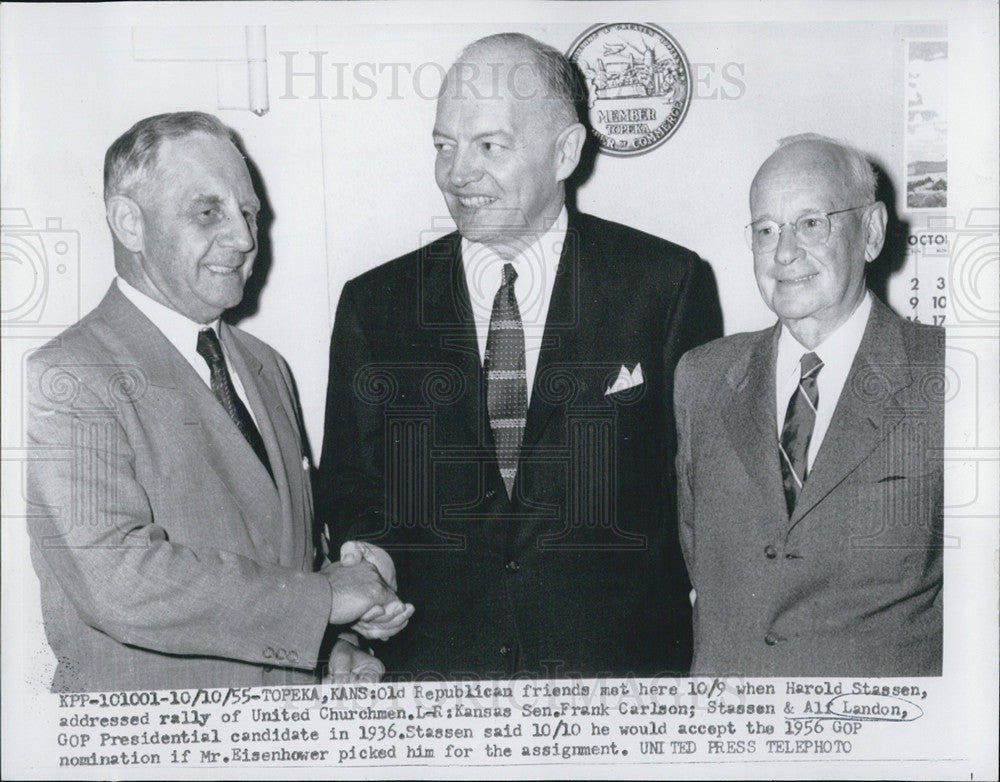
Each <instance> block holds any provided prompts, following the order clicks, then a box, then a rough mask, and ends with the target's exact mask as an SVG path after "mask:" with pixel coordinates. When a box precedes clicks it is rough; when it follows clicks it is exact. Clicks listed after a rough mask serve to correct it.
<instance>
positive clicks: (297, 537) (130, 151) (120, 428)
mask: <svg viewBox="0 0 1000 782" xmlns="http://www.w3.org/2000/svg"><path fill="white" fill-rule="evenodd" d="M105 202H106V206H107V216H108V223H109V225H110V227H111V230H112V233H113V236H114V248H115V268H116V270H117V271H118V275H119V276H118V278H117V279H116V280H115V281H114V282H113V283H112V284H111V288H110V290H109V291H108V293H107V295H106V296H105V297H104V300H103V301H102V302H101V303H100V304H99V305H98V306H97V308H96V309H94V310H93V311H92V312H91V313H89V314H88V315H87V316H86V317H84V318H83V319H82V320H81V321H80V322H79V323H77V324H76V325H74V326H72V327H70V328H69V329H67V330H66V331H65V332H63V333H62V334H61V335H59V336H58V337H56V338H55V339H54V340H53V341H52V342H50V343H49V344H48V345H46V346H45V347H43V348H41V349H39V350H38V351H36V352H35V353H34V354H33V355H32V356H31V358H30V359H29V362H28V378H29V380H28V382H29V387H28V397H29V404H30V409H29V419H28V420H29V423H28V439H29V444H30V445H31V446H32V448H33V449H35V452H36V454H37V458H36V459H35V460H33V461H32V462H31V464H30V469H29V487H28V492H29V493H28V500H29V503H30V504H31V506H32V507H33V508H34V509H35V510H36V512H35V513H33V514H32V517H31V522H30V525H29V532H30V534H31V538H32V559H33V561H34V565H35V568H36V571H37V573H38V576H39V579H40V582H41V589H42V609H43V617H44V621H45V630H46V633H47V636H48V639H49V643H50V644H51V646H52V649H53V651H54V652H55V655H56V658H57V661H58V667H57V669H56V674H55V679H54V681H53V683H52V688H53V690H56V691H79V690H109V689H116V690H117V689H124V690H127V689H137V688H143V689H155V688H179V687H222V686H243V685H263V684H278V683H285V682H287V683H305V682H310V681H315V676H316V668H317V665H318V664H319V663H321V662H325V660H324V659H323V658H325V656H326V655H327V654H331V655H332V657H331V659H332V660H333V664H334V667H335V668H336V669H337V672H338V673H342V674H345V675H347V676H351V675H361V674H362V673H363V672H367V673H369V674H375V675H377V674H378V673H379V672H380V671H381V667H380V664H379V663H378V662H377V661H376V660H375V659H374V658H372V657H370V656H369V655H368V654H366V653H365V652H364V651H363V650H361V649H359V648H358V647H357V646H355V645H354V644H350V643H348V642H347V641H346V640H338V641H336V642H335V643H334V644H333V646H334V648H333V649H332V651H331V648H330V646H331V643H332V639H333V638H335V637H336V635H337V628H338V627H339V626H343V625H351V624H354V626H355V629H356V630H360V631H361V632H362V633H364V634H366V635H368V636H369V637H388V636H389V635H392V634H394V633H395V632H397V631H398V630H400V629H401V628H402V627H403V626H404V625H405V624H406V620H407V619H408V617H409V614H410V613H411V612H412V607H410V606H404V605H403V604H402V603H400V602H399V601H398V600H397V599H396V596H395V594H394V591H393V589H394V574H393V572H392V565H391V561H390V560H389V559H388V557H387V556H386V555H385V554H384V552H381V551H378V550H377V549H375V548H374V547H365V548H364V550H360V549H359V547H358V545H357V544H350V549H351V550H350V552H349V556H348V557H345V560H344V562H343V563H327V564H326V565H325V566H324V567H323V570H322V572H313V571H314V567H313V565H314V562H315V561H316V560H317V551H316V548H315V545H314V530H313V523H312V522H313V508H312V496H311V490H310V486H309V472H308V466H309V465H308V461H307V460H306V459H305V457H304V456H303V445H302V439H301V434H300V432H301V421H300V419H299V414H298V408H297V404H296V400H295V397H294V393H293V390H292V381H291V377H290V376H289V372H288V368H287V366H286V365H285V363H284V361H283V360H282V359H281V357H280V356H278V354H277V353H275V352H274V351H273V350H272V349H271V348H269V347H268V346H267V345H265V344H264V343H263V342H261V341H260V340H258V339H255V338H254V337H252V336H250V335H249V334H246V333H245V332H243V331H240V330H239V329H236V328H233V327H231V326H229V325H227V324H226V323H225V322H223V321H221V320H220V316H221V315H222V313H223V311H224V310H226V309H228V308H229V307H232V306H234V305H236V304H238V303H239V301H240V300H241V298H242V296H243V287H244V284H245V283H246V280H247V278H248V277H249V276H250V272H251V269H252V267H253V261H254V256H255V255H256V251H257V226H256V219H257V212H258V210H259V209H260V202H259V201H258V198H257V196H256V194H255V192H254V189H253V186H252V184H251V180H250V177H249V173H248V170H247V166H246V163H245V161H244V159H243V157H242V155H241V154H240V152H239V150H238V149H237V147H236V146H235V145H234V143H233V136H232V133H231V131H229V130H228V129H227V128H226V127H225V126H224V125H222V124H221V123H220V122H219V121H218V120H217V119H215V118H214V117H211V116H210V115H206V114H200V113H196V112H184V113H177V114H165V115H159V116H156V117H150V118H147V119H145V120H142V121H140V122H139V123H137V124H136V125H135V126H134V127H133V128H132V129H131V130H129V131H128V132H127V133H125V134H124V135H123V136H122V137H121V138H119V139H118V140H117V141H116V142H115V143H114V144H113V145H112V146H111V148H110V149H109V150H108V153H107V156H106V159H105ZM362 556H363V558H364V559H365V560H366V561H364V562H360V561H359V560H360V559H361V557H362ZM345 637H348V636H345ZM349 637H350V638H352V639H353V640H356V636H349ZM324 638H328V639H330V641H331V643H325V642H324Z"/></svg>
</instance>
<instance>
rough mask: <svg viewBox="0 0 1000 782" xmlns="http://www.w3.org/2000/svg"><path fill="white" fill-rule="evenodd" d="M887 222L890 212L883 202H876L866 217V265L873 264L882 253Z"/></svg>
mask: <svg viewBox="0 0 1000 782" xmlns="http://www.w3.org/2000/svg"><path fill="white" fill-rule="evenodd" d="M887 221H888V212H887V211H886V208H885V204H883V203H882V202H881V201H876V202H875V203H874V204H872V205H871V206H870V207H868V212H867V214H866V215H865V263H871V262H872V261H874V260H875V259H876V258H878V254H879V253H880V252H882V245H883V244H885V226H886V222H887Z"/></svg>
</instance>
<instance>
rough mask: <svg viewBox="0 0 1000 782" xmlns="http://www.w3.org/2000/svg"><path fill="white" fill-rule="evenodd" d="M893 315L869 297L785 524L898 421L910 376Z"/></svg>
mask: <svg viewBox="0 0 1000 782" xmlns="http://www.w3.org/2000/svg"><path fill="white" fill-rule="evenodd" d="M895 317H896V316H895V315H893V314H892V313H891V312H890V311H889V310H888V309H887V308H886V307H885V305H884V304H882V303H881V302H880V301H878V300H877V299H875V298H874V297H872V312H871V315H870V316H869V318H868V325H867V327H866V328H865V333H864V336H863V337H862V338H861V344H860V345H859V346H858V352H857V354H856V355H855V357H854V362H853V364H852V365H851V371H850V373H849V374H848V376H847V381H846V382H845V383H844V389H843V391H841V393H840V399H839V400H838V401H837V407H836V409H835V410H834V413H833V419H832V420H831V421H830V427H829V429H827V432H826V436H825V437H824V438H823V444H822V445H821V446H820V449H819V453H817V454H816V461H815V463H814V464H813V468H812V471H811V472H810V473H809V477H808V479H807V480H806V483H805V486H804V487H803V489H802V494H801V495H800V496H799V499H798V502H797V503H796V506H795V512H794V513H793V514H792V518H791V520H790V522H791V523H790V527H789V529H791V527H794V526H795V525H796V524H798V523H799V522H800V521H801V520H802V519H803V518H804V517H805V516H807V515H808V514H809V511H811V510H812V509H813V508H814V507H816V505H817V503H819V502H820V501H821V500H822V499H823V498H824V497H826V495H827V494H829V493H830V492H831V491H832V490H833V489H835V488H836V487H837V486H838V485H839V484H840V483H841V482H842V481H843V480H844V479H845V478H846V477H847V476H848V475H850V473H851V472H853V471H854V470H855V469H856V468H857V466H858V465H859V464H860V463H861V462H862V461H863V460H864V459H865V458H866V457H867V456H868V455H869V454H870V453H871V452H872V451H873V450H875V448H876V447H877V446H878V444H879V443H880V442H882V440H884V439H885V438H886V436H888V434H889V432H891V431H892V429H893V428H894V427H895V426H896V424H898V423H899V421H900V420H902V407H901V406H900V404H899V402H898V399H897V397H898V395H899V394H900V392H902V391H903V390H904V389H906V388H907V387H909V386H910V385H911V384H912V382H913V380H912V377H911V375H910V370H909V366H908V364H907V360H906V351H905V349H904V347H903V338H902V335H901V334H900V332H899V327H898V326H897V325H896V324H895V323H893V319H894V318H895ZM820 404H822V402H821V403H820Z"/></svg>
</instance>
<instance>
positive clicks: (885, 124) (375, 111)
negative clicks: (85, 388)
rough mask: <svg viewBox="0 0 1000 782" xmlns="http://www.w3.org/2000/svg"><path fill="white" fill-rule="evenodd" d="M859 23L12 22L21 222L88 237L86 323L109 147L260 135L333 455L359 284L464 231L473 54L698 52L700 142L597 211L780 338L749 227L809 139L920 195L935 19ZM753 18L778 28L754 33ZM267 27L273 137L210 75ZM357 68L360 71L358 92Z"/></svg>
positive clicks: (265, 324) (236, 14)
mask: <svg viewBox="0 0 1000 782" xmlns="http://www.w3.org/2000/svg"><path fill="white" fill-rule="evenodd" d="M843 7H845V6H843V5H842V6H841V8H843ZM851 7H852V8H853V9H854V10H855V11H856V12H857V18H858V19H859V21H846V22H844V21H835V20H826V21H823V20H820V21H818V22H817V20H816V17H817V14H818V13H819V12H821V11H823V10H824V9H823V8H822V7H819V8H817V7H816V6H814V5H811V4H810V5H809V6H808V7H807V8H806V7H799V6H789V5H784V4H781V5H764V6H761V5H759V4H740V5H736V6H732V5H727V6H723V5H714V4H708V5H707V8H706V6H704V5H702V6H699V5H696V4H686V5H680V4H672V3H671V4H654V5H652V6H639V5H618V6H616V7H614V8H607V7H603V6H599V5H596V4H589V3H588V4H565V3H560V4H546V5H542V4H535V5H531V6H528V7H525V6H512V7H511V8H512V9H513V10H511V11H508V12H507V19H506V20H500V19H498V20H494V19H493V18H491V17H497V16H498V15H499V14H500V13H501V12H500V10H499V8H495V7H493V6H485V7H483V6H473V7H472V8H469V7H467V6H458V5H457V4H450V5H445V6H429V7H426V10H425V11H424V12H423V13H420V14H417V13H416V12H414V11H411V9H412V8H413V7H412V6H410V4H399V5H393V4H375V5H357V4H342V3H335V4H322V5H312V4H289V5H279V4H266V5H265V4H237V5H207V4H206V5H203V4H182V7H181V8H180V10H179V9H178V8H177V7H170V6H167V7H162V5H161V4H158V5H156V6H142V7H139V6H132V5H117V4H113V5H100V6H88V7H82V8H77V7H59V8H58V9H44V8H42V9H38V8H33V7H27V6H15V7H11V6H9V5H8V6H7V7H5V9H4V11H5V16H4V21H5V25H4V28H5V29H4V37H3V66H4V68H3V100H4V104H3V108H4V115H3V121H4V133H3V139H2V144H3V148H2V151H3V169H2V177H3V179H2V186H3V204H4V206H5V207H20V208H23V209H26V210H27V212H28V214H29V215H30V217H31V220H32V221H33V223H34V224H35V225H36V226H37V225H38V224H40V223H42V224H44V220H45V218H47V217H59V218H61V220H62V226H63V228H64V229H68V230H75V231H78V232H79V235H80V242H81V245H80V246H81V250H80V259H79V291H80V296H79V301H80V306H79V309H80V310H81V311H86V310H88V309H90V308H91V307H92V306H94V304H96V302H97V301H98V300H99V299H100V297H101V296H102V295H103V293H104V291H105V289H106V288H107V285H108V283H109V281H110V279H111V277H112V275H113V267H112V259H111V243H110V238H109V235H108V231H107V228H106V226H105V223H104V217H103V210H102V204H101V198H100V192H101V161H102V156H103V153H104V150H105V148H106V147H107V145H108V144H109V143H110V141H111V140H113V139H114V138H115V137H116V136H117V135H118V134H120V133H121V132H122V131H124V130H125V129H126V128H127V127H128V126H129V125H131V124H132V123H133V122H134V121H136V120H137V119H139V118H141V117H144V116H147V115H150V114H154V113H158V112H163V111H171V110H178V109H201V110H205V111H210V112H214V113H216V114H218V115H219V116H220V117H221V118H222V119H223V120H224V121H225V122H226V123H228V124H229V125H231V126H232V127H234V128H235V129H236V130H237V131H239V132H240V134H241V135H242V136H243V138H244V140H245V143H246V148H247V150H248V152H249V154H250V156H251V157H252V158H253V159H254V161H255V162H256V164H257V166H258V167H259V169H260V171H261V172H262V175H263V178H264V180H265V182H266V186H267V193H268V197H269V201H270V203H271V204H272V206H273V209H274V212H275V221H274V223H273V225H272V226H271V230H270V242H271V251H272V252H271V256H272V258H273V264H272V267H271V269H270V273H269V275H268V277H267V284H266V285H265V286H264V288H263V293H262V295H261V297H260V300H259V308H258V310H257V312H256V313H255V314H254V315H252V316H251V317H249V318H246V319H245V320H244V321H243V323H242V325H243V326H244V327H245V328H247V329H248V330H250V331H252V332H253V333H255V334H257V335H259V336H261V337H262V338H264V339H265V340H267V341H268V342H270V343H271V344H273V345H274V346H275V347H276V348H277V349H278V350H280V351H281V352H282V353H283V354H284V355H285V356H286V358H287V359H288V361H289V363H290V364H291V366H292V369H293V372H294V374H295V377H296V379H297V382H298V385H299V388H300V393H301V397H302V403H303V408H304V412H305V418H306V426H307V431H308V433H309V436H310V439H311V443H312V448H313V451H314V453H318V452H319V448H320V445H321V439H322V425H323V399H324V394H325V384H326V365H327V355H326V351H327V345H328V337H329V331H330V328H331V326H332V314H333V311H334V308H335V306H336V301H337V297H338V295H339V293H340V289H341V287H342V285H343V283H344V282H345V281H346V280H347V279H349V278H351V277H353V276H355V275H356V274H358V273H360V272H362V271H364V270H366V269H368V268H371V267H372V266H374V265H376V264H378V263H381V262H383V261H386V260H389V259H390V258H393V257H395V256H397V255H399V254H401V253H403V252H406V251H408V250H410V249H412V248H414V247H416V246H418V245H419V244H422V243H424V242H426V241H427V239H428V236H429V235H431V234H433V235H437V234H439V233H440V232H441V226H447V225H450V223H449V220H448V218H447V210H446V209H445V208H444V204H443V202H442V200H441V197H440V194H439V193H438V191H437V189H436V187H435V185H434V181H433V149H432V146H431V143H430V129H431V126H432V123H433V116H434V101H433V98H432V96H433V94H434V91H435V89H436V86H437V83H438V78H439V74H440V72H441V70H442V69H443V68H445V67H447V65H448V64H449V63H450V61H451V60H452V59H453V57H454V56H455V54H456V53H457V51H458V50H459V49H460V48H461V47H462V46H463V45H465V44H466V43H468V42H470V41H472V40H474V39H475V38H477V37H479V36H481V35H486V34H489V33H493V32H497V31H501V30H519V31H523V32H526V33H529V34H531V35H535V36H536V37H538V38H540V39H542V40H544V41H547V42H549V43H551V44H553V45H554V46H556V47H558V48H560V49H566V48H568V47H569V46H570V44H571V43H572V42H573V40H574V39H575V38H576V37H577V36H578V35H579V34H580V33H581V32H582V31H583V30H584V29H585V28H586V27H588V26H589V25H590V24H592V23H595V22H598V21H610V20H618V19H624V18H632V19H635V20H640V19H641V20H649V21H653V22H655V23H657V24H659V25H661V26H662V27H664V28H665V29H666V30H668V31H669V32H670V33H671V34H672V35H673V36H674V37H675V38H676V39H677V41H678V42H679V43H680V45H681V46H682V47H683V49H684V50H685V52H686V54H687V56H688V59H689V61H690V62H691V63H692V65H693V68H694V71H695V77H696V78H697V79H700V81H699V82H698V83H697V84H696V85H695V95H694V100H693V102H692V106H691V108H690V110H689V112H688V115H687V117H686V119H685V121H684V123H683V125H682V126H681V127H680V129H679V130H678V131H677V132H676V134H675V135H674V137H673V138H671V139H670V140H668V141H667V142H666V143H665V144H663V145H662V146H660V147H658V148H657V149H655V150H654V151H652V152H650V153H648V154H646V155H643V156H640V157H636V158H625V159H623V158H610V157H603V156H602V157H601V158H600V159H599V160H598V163H597V166H596V169H595V172H594V175H593V176H592V177H591V179H590V181H589V182H587V183H586V185H585V186H584V187H583V188H582V189H581V191H580V194H579V204H580V206H581V207H582V208H583V209H584V210H586V211H592V212H594V213H595V214H598V215H601V216H604V217H608V218H611V219H614V220H618V221H621V222H624V223H628V224H631V225H634V226H636V227H638V228H641V229H644V230H646V231H650V232H652V233H654V234H658V235H661V236H664V237H667V238H669V239H672V240H674V241H677V242H679V243H681V244H684V245H686V246H688V247H690V248H692V249H694V250H695V251H697V252H698V253H700V254H701V255H702V256H703V257H704V258H706V259H707V260H709V261H710V262H711V264H712V266H713V267H714V269H715V273H716V275H717V278H718V281H719V288H720V295H721V298H722V304H723V311H724V315H725V322H726V330H727V332H733V331H739V330H746V329H750V328H759V327H761V326H763V325H766V324H767V323H769V322H770V320H771V318H770V314H769V313H768V311H767V310H766V309H765V308H764V306H763V304H762V303H761V302H760V300H759V297H758V295H757V293H756V288H755V286H754V282H753V277H752V273H751V268H750V259H749V253H748V251H747V249H746V247H745V246H744V243H743V235H742V226H743V225H744V223H745V222H746V221H747V208H746V191H747V186H748V183H749V181H750V179H751V177H752V175H753V172H754V171H755V169H756V167H757V165H758V164H759V163H760V162H761V161H762V160H763V159H764V157H766V156H767V155H768V154H769V152H770V151H771V150H772V149H773V147H774V143H775V141H776V139H777V138H779V137H781V136H784V135H788V134H791V133H796V132H801V131H805V130H815V131H819V132H822V133H826V134H828V135H833V136H837V137H843V138H845V139H848V140H850V141H853V142H855V143H856V144H858V145H859V146H861V147H863V148H864V149H866V150H868V151H870V152H872V153H873V154H874V155H875V156H876V158H877V159H879V160H882V161H884V162H885V165H886V167H887V168H888V169H889V170H890V171H894V172H896V174H895V175H896V177H897V183H898V182H899V181H901V179H902V174H901V171H902V158H901V154H902V152H901V148H900V137H901V132H902V131H901V125H902V95H903V92H902V84H901V78H902V60H901V56H902V55H901V51H902V50H901V44H900V41H899V37H900V29H901V27H900V25H902V24H911V23H909V22H908V20H907V19H906V17H907V16H910V17H914V18H917V19H921V20H924V19H928V18H929V19H931V21H933V20H934V14H930V15H928V14H927V13H925V12H924V9H926V8H930V7H929V6H920V7H916V8H914V7H912V4H911V5H910V6H906V7H903V8H902V9H899V10H903V11H906V13H903V14H899V13H897V14H895V15H893V14H891V13H889V14H886V13H881V14H880V12H878V11H871V10H869V9H867V8H862V7H861V6H851ZM477 8H478V10H475V9H477ZM934 8H938V7H937V6H934ZM907 9H909V10H907ZM748 13H754V14H758V15H759V18H756V19H750V18H740V17H741V16H743V17H746V16H747V14H748ZM827 13H828V11H827ZM461 14H464V17H463V16H461ZM518 14H520V15H518ZM879 14H880V15H881V16H882V17H883V19H881V20H880V19H879V18H878V15H879ZM841 15H842V16H843V15H844V14H843V13H842V14H841ZM404 16H407V17H408V19H409V20H408V21H406V22H405V23H403V19H402V17H404ZM846 16H848V17H851V14H846ZM766 17H770V18H766ZM518 19H520V20H524V19H531V20H533V21H532V22H530V23H525V22H524V21H512V20H518ZM484 20H486V21H484ZM253 23H260V24H266V25H267V39H268V58H269V91H270V105H271V109H270V112H269V113H268V114H266V115H265V116H263V117H257V116H254V115H253V114H251V113H250V112H249V111H246V110H232V109H220V102H222V103H223V104H224V103H225V100H226V95H227V94H228V91H229V86H230V85H229V82H231V81H232V72H233V69H234V68H235V69H236V71H235V72H236V73H240V71H239V67H240V66H239V65H238V64H231V65H220V64H219V63H218V62H215V61H210V60H209V59H207V58H225V57H233V56H239V55H240V46H241V44H242V27H241V26H242V25H244V24H253ZM939 29H942V30H943V29H946V28H945V26H943V25H942V26H939ZM234 51H235V52H236V54H235V55H234V54H233V52H234ZM314 51H320V52H323V66H324V68H323V81H324V83H323V91H324V94H326V95H327V96H328V97H327V98H326V99H323V100H315V99H312V98H311V96H312V94H313V92H314V80H313V78H312V77H311V76H309V75H305V76H303V75H298V76H294V77H292V78H291V89H289V86H288V84H289V82H288V79H289V76H288V73H287V72H286V71H287V70H288V64H289V62H290V63H291V67H292V69H293V70H295V71H297V72H300V73H301V72H306V71H310V70H312V69H313V67H314V59H313V55H311V54H309V53H310V52H314ZM281 52H294V53H295V54H294V55H293V56H292V57H291V59H290V60H289V59H288V58H286V56H285V55H282V54H281ZM148 58H153V59H148ZM335 63H343V64H344V65H342V66H339V67H340V69H341V70H340V73H341V74H342V80H341V82H340V83H339V84H338V79H337V74H338V66H336V65H335ZM393 63H396V64H397V65H393ZM376 65H379V66H380V67H381V68H382V70H381V72H380V73H379V72H377V71H376V70H375V68H376ZM227 68H228V70H226V69H227ZM724 70H725V75H724V73H723V71H724ZM220 73H221V76H220ZM393 73H395V74H396V77H397V82H396V83H395V84H394V83H393V79H392V76H393ZM414 74H420V76H421V78H420V79H419V80H418V79H416V78H415V76H414ZM372 82H374V85H373V84H372ZM220 85H221V86H220ZM352 92H353V93H355V94H356V96H357V97H354V98H350V97H348V96H350V95H351V93H352ZM335 95H336V96H339V97H332V96H335ZM220 96H221V97H220ZM954 133H955V135H956V136H958V135H960V134H961V133H962V129H961V127H960V126H956V127H955V128H954ZM74 282H75V281H74V280H69V281H68V282H66V283H65V284H66V285H69V286H72V285H73V284H74ZM58 298H59V297H58V296H56V295H53V297H52V299H53V303H52V304H51V305H50V306H51V307H53V308H55V307H56V306H57V304H56V303H55V302H56V299H58ZM901 298H902V294H901ZM904 300H905V299H904ZM61 306H63V307H64V309H65V308H67V307H69V308H70V309H72V307H71V305H67V304H62V305H61ZM71 314H72V312H66V313H64V314H63V319H67V320H71V319H72V318H70V317H69V316H70V315H71Z"/></svg>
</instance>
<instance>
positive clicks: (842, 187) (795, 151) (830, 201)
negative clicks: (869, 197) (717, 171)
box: [750, 143, 855, 213]
mask: <svg viewBox="0 0 1000 782" xmlns="http://www.w3.org/2000/svg"><path fill="white" fill-rule="evenodd" d="M854 189H855V187H854V185H853V183H852V181H851V176H850V168H849V166H848V164H847V161H846V159H845V158H844V156H843V154H841V153H840V151H839V150H838V149H836V147H832V146H831V145H828V144H810V143H801V144H795V145H792V146H789V147H784V148H782V149H779V150H778V151H777V152H775V153H774V154H773V155H771V157H769V158H768V159H767V160H766V161H764V164H763V165H762V166H761V167H760V169H759V170H758V171H757V175H756V176H755V177H754V180H753V184H752V185H751V186H750V208H751V211H753V212H755V213H756V212H757V211H759V210H760V209H762V208H765V209H766V208H769V206H770V205H771V204H773V203H774V202H775V201H793V202H796V203H801V205H802V206H803V208H818V209H834V208H842V207H846V206H850V204H848V203H847V202H848V201H850V200H851V198H852V194H853V191H854Z"/></svg>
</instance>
